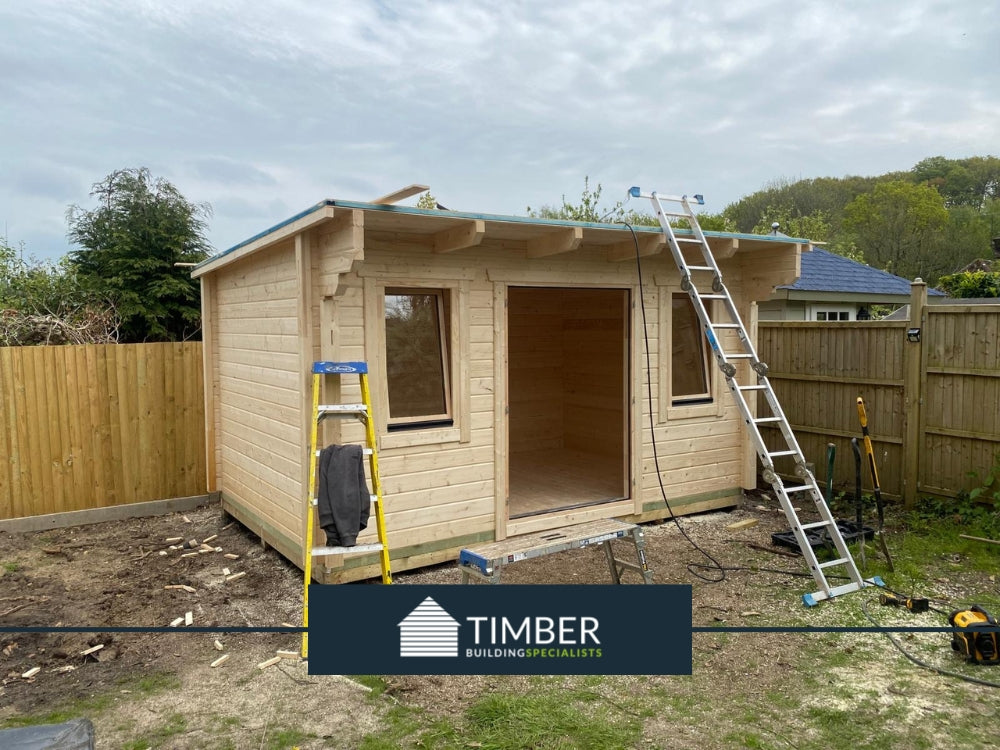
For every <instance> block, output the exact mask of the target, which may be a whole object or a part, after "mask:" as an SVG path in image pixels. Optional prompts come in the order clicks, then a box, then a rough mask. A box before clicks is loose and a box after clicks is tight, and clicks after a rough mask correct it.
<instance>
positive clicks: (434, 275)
mask: <svg viewBox="0 0 1000 750" xmlns="http://www.w3.org/2000/svg"><path fill="white" fill-rule="evenodd" d="M681 234H683V232H681ZM706 235H707V237H708V239H709V243H710V245H711V246H712V248H713V250H714V253H715V256H716V258H717V260H718V261H719V264H720V268H721V269H722V272H723V275H724V279H725V282H726V284H727V286H728V288H729V290H730V292H731V293H732V295H733V297H734V299H735V300H736V303H737V305H738V306H739V309H740V312H741V315H742V316H743V318H744V322H745V323H746V324H747V325H748V327H750V328H751V330H754V329H755V309H756V305H755V302H756V301H757V300H762V299H766V298H767V297H768V295H770V294H771V292H772V291H773V290H774V288H775V287H776V286H778V285H779V284H788V283H791V282H792V281H794V280H795V278H796V277H797V276H798V271H799V255H800V250H801V243H802V242H803V241H801V240H795V239H792V238H788V237H775V236H756V235H743V234H728V233H717V232H706ZM637 246H638V247H637ZM637 254H638V256H640V258H641V274H642V277H641V278H642V283H641V284H640V280H639V274H638V273H637V260H636V258H637ZM193 274H194V276H195V277H197V278H200V279H201V285H202V312H203V322H204V352H205V365H204V366H205V384H206V395H205V399H206V404H205V405H206V409H205V413H206V420H207V425H206V427H207V437H208V439H207V446H208V448H207V451H208V456H207V458H208V489H209V490H210V491H219V492H221V496H222V505H223V508H224V509H225V510H226V511H227V512H228V513H230V514H232V515H233V516H235V517H236V518H237V519H238V520H239V521H241V522H242V523H243V524H244V525H246V526H247V527H248V528H250V529H251V530H253V531H254V532H255V533H257V534H259V535H260V537H261V539H262V540H263V541H264V542H265V543H266V544H268V545H271V546H273V547H274V548H275V549H277V550H278V551H279V552H281V553H282V554H283V555H284V556H286V557H287V558H288V559H289V560H291V561H293V562H294V563H296V564H298V565H300V566H301V565H302V564H303V560H304V557H303V553H304V544H303V538H304V536H305V524H306V520H305V518H306V517H305V513H306V507H307V505H306V494H307V479H308V477H307V474H308V461H307V455H308V445H309V426H310V419H311V417H310V413H309V411H310V399H311V393H310V389H311V375H310V368H311V364H312V362H313V361H315V360H334V361H338V360H339V361H348V360H362V361H366V362H368V364H369V368H370V382H371V384H372V392H373V402H374V403H373V407H374V418H375V420H376V431H377V435H378V441H379V463H380V471H381V476H382V483H383V489H384V502H385V510H386V520H387V529H388V536H389V541H390V548H391V555H392V561H393V562H392V566H393V570H394V571H397V572H398V571H400V570H406V569H408V568H414V567H419V566H423V565H429V564H432V563H438V562H442V561H446V560H454V559H457V553H458V550H460V549H461V548H463V547H469V546H474V545H477V544H482V543H485V542H489V541H493V540H501V539H505V538H508V537H512V536H515V535H519V534H526V533H530V532H535V531H541V530H545V529H549V528H558V527H562V526H566V525H568V524H572V523H578V522H583V521H588V520H593V519H601V518H612V517H614V518H621V519H625V520H631V521H649V520H653V519H658V518H664V517H667V516H669V511H668V510H667V507H666V505H665V504H664V500H663V497H662V495H661V490H660V482H659V481H658V478H657V474H656V469H655V466H654V457H653V450H652V445H653V444H652V438H651V426H652V431H653V433H655V440H656V447H657V450H658V456H659V466H660V470H661V476H662V480H663V485H664V487H665V490H666V495H667V498H668V499H669V502H670V506H671V507H672V509H673V511H674V512H675V513H677V514H683V513H692V512H697V511H704V510H709V509H714V508H722V507H727V506H732V505H733V504H735V503H736V502H737V501H738V499H739V498H740V497H741V492H742V490H741V488H743V487H754V486H756V465H755V461H756V457H755V455H754V453H753V448H752V446H751V445H750V443H749V440H748V439H747V437H746V435H745V433H744V430H743V429H742V421H741V419H740V417H739V413H738V411H737V409H736V406H735V404H733V402H732V399H731V396H730V394H729V393H728V390H727V389H726V387H725V383H724V380H723V378H722V376H721V373H720V372H719V370H718V368H717V366H716V364H715V361H714V359H710V357H709V354H708V352H707V351H706V346H705V341H704V336H703V335H702V334H701V332H700V330H699V326H698V324H697V318H696V317H695V314H694V310H693V308H692V306H691V303H690V301H689V299H688V297H687V295H686V294H685V293H684V292H683V291H682V290H681V287H680V278H679V274H678V272H677V269H676V267H675V265H674V262H673V259H672V257H671V255H670V252H669V250H668V249H667V248H666V244H665V240H664V238H663V235H662V233H661V232H660V230H659V229H658V228H656V229H654V228H652V227H636V228H635V239H633V234H632V232H630V231H629V229H627V228H625V227H624V226H622V225H620V224H617V225H616V224H594V223H584V222H570V221H558V220H550V219H537V218H526V217H515V216H492V215H482V214H472V213H461V212H455V211H436V210H422V209H416V208H408V207H400V206H395V205H383V204H378V203H358V202H353V201H342V200H329V201H324V202H322V203H319V204H317V205H315V206H313V207H312V208H310V209H308V210H307V211H304V212H302V213H301V214H298V215H297V216H294V217H292V218H291V219H289V220H288V221H286V222H284V223H282V224H279V225H277V226H275V227H273V228H271V229H269V230H267V231H265V232H263V233H261V234H259V235H257V236H256V237H253V238H251V239H249V240H247V241H246V242H243V243H242V244H240V245H237V246H236V247H234V248H232V249H230V250H228V251H226V252H223V253H221V254H219V255H216V256H214V257H212V258H210V259H208V260H206V261H205V262H203V263H202V264H201V265H199V266H198V267H197V268H196V269H195V270H194V272H193ZM640 295H641V300H642V301H643V302H644V304H645V317H644V316H643V309H642V306H641V305H640ZM734 335H735V334H734ZM730 348H731V349H734V348H736V345H735V344H734V345H733V346H732V347H730ZM647 356H648V362H649V367H650V369H649V370H648V371H647ZM743 380H744V382H746V381H748V380H749V377H748V376H746V375H744V376H743ZM335 381H336V378H333V379H331V381H330V382H329V383H328V385H327V391H326V393H324V394H323V398H322V400H323V402H324V403H338V402H357V401H359V400H360V392H359V388H358V383H357V378H346V379H345V380H344V382H343V384H338V383H336V382H335ZM647 385H648V387H649V390H647ZM650 408H651V409H652V425H651V421H650ZM323 430H324V434H323V436H322V440H323V443H324V444H329V443H347V442H357V443H363V442H364V435H363V429H362V427H361V425H360V424H355V423H348V422H344V421H330V420H328V421H327V422H325V423H324V427H323ZM323 541H324V539H323V532H322V531H321V530H318V533H317V538H316V544H322V543H323ZM372 541H374V521H373V522H372V523H371V524H370V526H369V529H368V530H367V531H366V532H363V533H362V536H361V537H359V540H358V542H359V543H368V542H372ZM313 569H314V570H315V571H316V577H317V579H318V580H320V581H323V582H343V581H350V580H357V579H362V578H368V577H372V576H376V575H378V572H379V568H378V558H377V555H375V554H353V555H346V556H330V557H326V558H322V559H321V560H319V561H317V564H316V565H315V566H314V568H313Z"/></svg>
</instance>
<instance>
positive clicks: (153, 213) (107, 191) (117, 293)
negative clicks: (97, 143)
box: [67, 167, 211, 342]
mask: <svg viewBox="0 0 1000 750" xmlns="http://www.w3.org/2000/svg"><path fill="white" fill-rule="evenodd" d="M90 195H91V197H95V198H97V199H98V202H99V205H98V207H97V208H95V209H93V210H89V211H88V210H85V209H83V208H81V207H79V206H76V205H73V206H70V207H69V210H68V211H67V222H68V224H69V231H68V233H67V234H68V237H69V239H70V241H71V242H73V243H74V244H77V245H80V249H78V250H73V251H71V252H70V253H69V261H70V265H71V267H72V268H73V270H74V271H75V272H76V274H77V276H78V277H79V279H80V281H81V283H82V284H84V285H85V286H87V287H88V288H90V289H91V290H94V291H97V292H99V293H103V294H104V295H106V296H107V297H108V298H110V299H111V300H112V301H113V302H114V304H115V307H116V308H117V310H118V313H119V314H120V315H121V318H122V329H121V334H122V340H123V341H125V342H135V341H177V340H185V339H190V338H198V337H199V336H200V325H201V309H200V301H199V288H198V285H197V283H196V282H195V281H194V280H193V279H191V277H190V272H189V270H188V269H187V268H178V267H176V266H175V265H174V264H175V263H197V262H198V261H201V260H204V259H205V258H206V257H207V255H208V252H209V251H210V249H211V246H210V245H209V243H208V240H206V239H205V231H206V228H207V224H206V220H207V218H208V217H210V216H211V207H210V206H209V205H208V204H205V203H200V204H196V203H191V202H190V201H188V200H187V199H186V198H184V196H183V195H181V194H180V192H179V191H178V190H177V188H175V187H174V186H173V185H172V184H171V183H170V182H168V181H167V180H164V179H162V178H156V179H154V178H153V177H152V176H151V175H150V172H149V170H148V169H146V168H145V167H141V168H137V169H120V170H118V171H116V172H112V173H111V174H110V175H108V176H107V177H106V178H105V179H104V181H102V182H98V183H96V184H95V185H94V186H93V189H92V190H91V193H90Z"/></svg>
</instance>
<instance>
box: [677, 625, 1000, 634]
mask: <svg viewBox="0 0 1000 750" xmlns="http://www.w3.org/2000/svg"><path fill="white" fill-rule="evenodd" d="M990 630H996V628H953V627H899V628H883V627H872V626H867V627H864V626H862V627H854V626H847V625H844V626H830V627H812V626H804V627H781V626H774V627H754V628H751V627H724V626H719V627H711V626H710V627H692V628H691V632H692V633H973V632H980V633H981V632H984V631H990Z"/></svg>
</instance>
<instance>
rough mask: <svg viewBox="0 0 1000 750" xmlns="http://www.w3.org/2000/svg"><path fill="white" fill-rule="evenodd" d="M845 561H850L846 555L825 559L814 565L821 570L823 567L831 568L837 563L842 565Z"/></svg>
mask: <svg viewBox="0 0 1000 750" xmlns="http://www.w3.org/2000/svg"><path fill="white" fill-rule="evenodd" d="M847 562H851V560H850V558H847V557H838V558H837V559H836V560H827V561H826V562H822V563H820V564H819V565H817V566H816V567H818V568H819V569H820V570H822V569H824V568H833V567H835V566H837V565H843V564H844V563H847Z"/></svg>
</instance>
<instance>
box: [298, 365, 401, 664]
mask: <svg viewBox="0 0 1000 750" xmlns="http://www.w3.org/2000/svg"><path fill="white" fill-rule="evenodd" d="M330 375H337V376H340V377H341V378H343V377H345V376H350V375H356V376H357V377H358V381H359V384H360V387H361V403H347V404H321V403H320V392H321V391H322V388H323V377H324V376H330ZM311 413H312V419H311V420H310V421H311V424H310V433H309V494H308V495H307V498H308V499H309V501H308V502H307V503H306V508H307V511H306V536H305V541H304V544H303V558H304V559H303V566H302V570H303V574H304V575H303V579H304V582H303V593H302V627H303V628H305V630H304V631H303V633H302V652H301V655H302V658H303V659H306V658H308V656H309V632H308V628H309V584H310V583H311V582H312V561H313V558H314V557H325V556H328V555H350V554H364V553H372V552H378V555H379V568H380V569H381V572H382V583H386V584H388V583H392V571H391V569H390V559H389V540H388V537H387V535H386V528H385V509H384V508H383V501H382V500H383V499H382V479H381V476H380V474H379V465H378V443H377V438H376V435H375V420H374V419H372V418H371V414H372V397H371V391H370V389H369V386H368V365H367V363H365V362H314V363H313V366H312V412H311ZM327 416H338V417H353V418H355V419H358V420H359V421H360V422H361V423H362V424H363V425H364V428H365V444H364V446H363V447H362V449H361V454H362V457H363V458H365V457H367V459H368V479H369V481H370V482H371V489H372V492H371V494H370V496H369V500H370V502H371V505H372V511H373V515H374V516H375V531H376V535H377V537H378V543H375V544H358V545H355V546H353V547H330V546H316V545H314V544H313V536H314V534H315V527H316V523H315V517H316V513H317V510H318V509H317V506H318V500H317V495H318V488H317V476H318V473H319V457H320V453H321V451H320V447H319V424H320V422H321V421H322V420H323V418H324V417H327Z"/></svg>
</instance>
